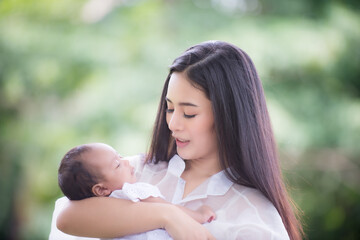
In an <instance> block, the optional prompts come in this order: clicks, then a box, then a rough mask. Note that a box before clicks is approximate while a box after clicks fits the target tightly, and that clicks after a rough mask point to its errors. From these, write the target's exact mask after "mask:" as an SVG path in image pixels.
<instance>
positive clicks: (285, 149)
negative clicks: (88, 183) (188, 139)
mask: <svg viewBox="0 0 360 240" xmlns="http://www.w3.org/2000/svg"><path fill="white" fill-rule="evenodd" d="M359 11H360V3H359V1H357V0H353V1H351V0H346V1H345V0H330V1H324V0H321V1H316V0H301V1H285V0H211V1H210V0H192V1H191V0H186V1H174V0H172V1H161V0H148V1H145V0H132V1H130V0H116V1H111V0H90V1H85V0H80V1H75V2H74V1H69V0H64V1H54V0H46V1H45V0H38V1H34V0H26V1H25V0H2V1H0V151H1V160H0V191H1V192H0V194H1V195H0V239H47V236H48V234H49V230H50V222H51V214H52V210H53V206H54V201H55V199H56V198H58V197H60V196H61V192H60V190H59V188H58V186H57V168H58V164H59V161H60V159H61V157H62V156H63V154H64V153H65V152H66V151H67V150H68V149H70V148H71V147H73V146H74V145H77V144H82V143H85V142H94V141H96V142H106V143H108V144H111V145H113V146H114V147H115V148H117V149H118V151H119V152H120V153H122V154H124V155H131V154H136V153H139V152H144V151H146V148H147V145H148V141H149V137H150V133H151V127H152V124H153V121H154V116H155V113H156V110H157V103H158V98H159V96H160V92H161V88H162V84H163V81H164V79H165V77H166V75H167V66H169V65H170V64H171V61H172V60H173V59H174V58H175V57H176V56H178V55H179V54H180V53H181V52H182V51H184V50H185V49H186V48H187V47H189V46H191V45H193V44H195V43H198V42H201V41H206V40H209V39H219V40H224V41H229V42H232V43H234V44H236V45H238V46H240V47H241V48H243V49H244V50H245V51H246V52H248V53H249V55H250V56H251V57H252V58H253V60H254V62H255V64H256V66H257V68H258V72H259V74H260V76H261V78H262V80H263V83H264V87H265V92H266V95H267V98H268V104H269V110H270V114H271V117H272V121H273V125H274V131H275V134H276V138H277V141H278V144H279V152H280V158H281V161H282V166H283V169H284V174H285V177H286V179H287V181H288V182H289V185H290V186H291V188H289V189H290V191H291V194H292V195H293V196H294V199H295V201H296V202H297V203H298V205H299V207H300V209H302V211H303V215H304V216H303V222H304V224H305V230H306V233H307V235H308V238H309V239H349V240H350V239H359V238H360V230H359V229H360V166H359V165H360V150H359V148H358V145H359V144H358V143H359V142H360V48H359V45H360V15H359Z"/></svg>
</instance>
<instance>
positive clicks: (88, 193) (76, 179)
mask: <svg viewBox="0 0 360 240" xmlns="http://www.w3.org/2000/svg"><path fill="white" fill-rule="evenodd" d="M90 150H91V147H90V146H88V145H80V146H77V147H74V148H72V149H71V150H70V151H68V152H67V153H66V154H65V156H64V157H63V159H62V160H61V163H60V167H59V171H58V182H59V186H60V189H61V191H62V192H63V193H64V195H65V196H66V197H67V198H69V199H70V200H81V199H84V198H89V197H94V196H95V195H94V193H93V192H92V187H93V186H94V185H95V184H96V183H97V179H96V176H94V175H93V174H91V173H90V172H89V170H88V169H87V168H86V167H85V165H84V161H83V154H84V153H86V152H89V151H90Z"/></svg>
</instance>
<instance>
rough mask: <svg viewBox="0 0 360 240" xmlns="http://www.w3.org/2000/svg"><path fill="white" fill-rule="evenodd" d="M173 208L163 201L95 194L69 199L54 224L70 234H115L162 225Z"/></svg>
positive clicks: (132, 232)
mask: <svg viewBox="0 0 360 240" xmlns="http://www.w3.org/2000/svg"><path fill="white" fill-rule="evenodd" d="M176 210H177V209H176V207H174V206H172V205H169V204H163V203H142V202H139V203H133V202H131V201H128V200H123V199H115V198H108V197H94V198H88V199H85V200H81V201H70V202H69V204H68V205H67V206H66V207H65V208H64V210H63V211H62V212H61V213H60V214H59V217H58V219H57V227H58V228H59V229H60V230H61V231H63V232H65V233H67V234H71V235H77V236H84V237H98V238H115V237H121V236H125V235H129V234H135V233H140V232H145V231H149V230H153V229H157V228H165V226H166V225H167V224H168V221H169V215H172V214H176ZM155 213H156V214H155Z"/></svg>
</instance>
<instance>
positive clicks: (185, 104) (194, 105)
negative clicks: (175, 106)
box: [165, 97, 199, 107]
mask: <svg viewBox="0 0 360 240" xmlns="http://www.w3.org/2000/svg"><path fill="white" fill-rule="evenodd" d="M165 100H166V101H167V102H169V103H173V102H172V101H171V100H170V99H169V98H167V97H166V98H165ZM179 105H180V106H190V107H199V106H198V105H196V104H193V103H189V102H180V103H179Z"/></svg>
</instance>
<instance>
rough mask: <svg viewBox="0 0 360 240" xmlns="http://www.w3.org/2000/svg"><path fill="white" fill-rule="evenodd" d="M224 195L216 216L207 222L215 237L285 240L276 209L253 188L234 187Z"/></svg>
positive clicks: (285, 235) (286, 236)
mask: <svg viewBox="0 0 360 240" xmlns="http://www.w3.org/2000/svg"><path fill="white" fill-rule="evenodd" d="M224 198H226V200H225V201H224V202H223V205H222V206H220V207H219V209H218V210H217V211H216V214H217V219H216V220H215V221H213V222H212V223H210V224H208V225H207V228H208V229H209V230H210V231H211V232H212V234H213V235H214V236H215V238H216V239H236V240H245V239H246V240H252V239H254V240H269V239H271V240H288V239H289V236H288V234H287V231H286V229H285V227H284V224H283V222H282V220H281V217H280V215H279V213H278V211H277V210H276V208H275V207H274V205H273V204H272V203H271V202H270V201H269V200H268V199H267V198H265V197H264V196H263V195H262V194H261V193H260V192H259V191H257V190H256V189H251V188H246V187H241V186H236V187H234V188H232V189H230V190H229V192H228V193H227V194H226V195H225V196H224Z"/></svg>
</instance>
